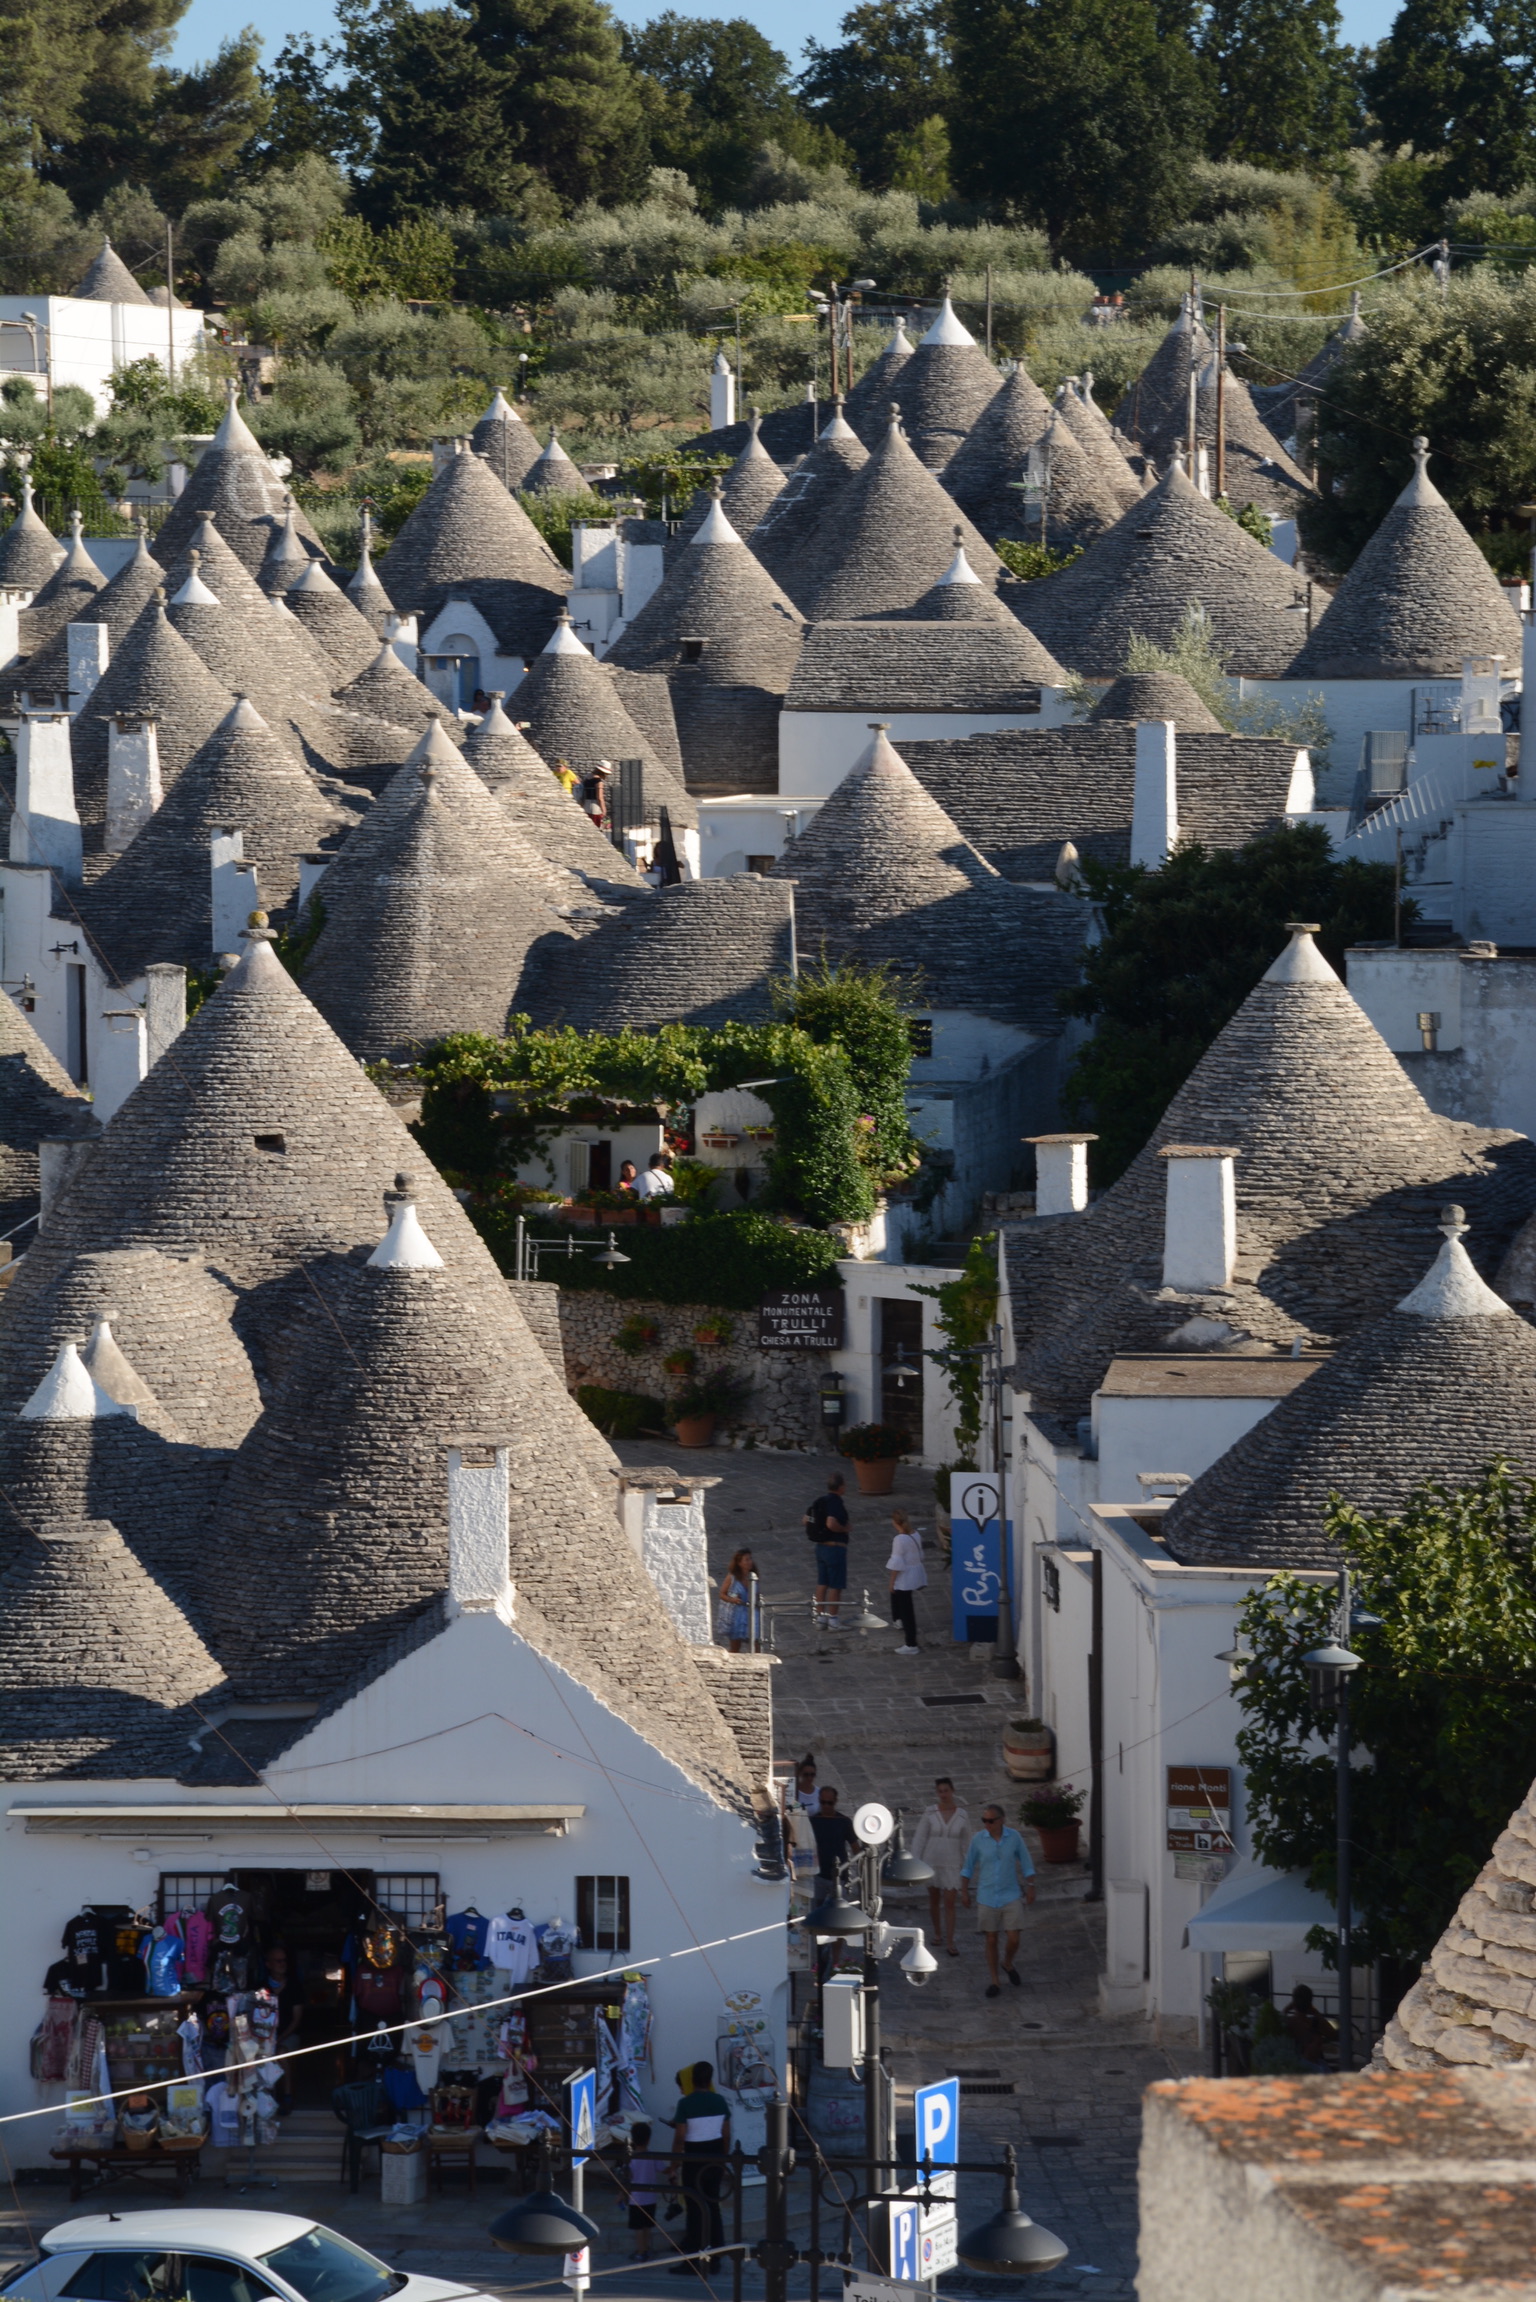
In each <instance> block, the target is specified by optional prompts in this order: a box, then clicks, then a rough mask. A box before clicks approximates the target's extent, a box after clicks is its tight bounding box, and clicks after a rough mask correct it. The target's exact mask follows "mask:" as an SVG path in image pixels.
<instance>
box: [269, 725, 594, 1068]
mask: <svg viewBox="0 0 1536 2302" xmlns="http://www.w3.org/2000/svg"><path fill="white" fill-rule="evenodd" d="M401 780H402V782H404V783H405V784H406V788H405V790H404V791H402V793H401V794H400V796H399V800H398V803H397V804H393V805H391V806H390V807H389V808H387V809H384V816H385V821H384V823H383V825H382V827H381V828H380V829H379V830H378V831H377V833H376V835H375V836H372V837H370V838H368V840H367V841H366V843H365V845H364V847H363V850H362V852H361V855H360V858H359V860H358V861H357V862H356V863H355V864H351V863H350V859H349V858H348V856H347V854H346V851H345V850H343V852H342V854H341V856H340V857H339V858H338V859H337V861H336V862H335V863H333V864H332V865H331V866H330V868H329V870H328V871H327V872H326V875H325V878H324V880H323V881H322V882H321V891H320V892H321V901H322V903H323V905H324V908H325V925H324V926H323V927H322V928H321V930H320V934H319V937H318V939H317V941H316V943H315V947H314V950H313V951H312V952H311V953H310V955H309V958H308V960H307V961H306V963H305V967H304V976H303V981H304V989H305V990H306V991H307V992H308V994H309V996H310V998H311V999H313V1001H314V1002H315V1005H316V1006H317V1007H318V1008H319V1010H320V1013H321V1014H322V1015H323V1016H324V1017H325V1019H326V1021H327V1022H328V1023H329V1024H330V1025H331V1027H332V1029H333V1030H334V1031H335V1032H336V1034H337V1036H338V1037H339V1038H340V1039H342V1040H343V1041H344V1042H345V1044H346V1045H347V1046H348V1047H350V1048H351V1050H352V1052H353V1054H354V1055H356V1056H358V1057H359V1059H360V1060H362V1061H364V1062H369V1063H374V1062H379V1061H382V1060H383V1059H384V1058H386V1057H400V1056H403V1055H405V1054H406V1053H407V1052H408V1051H409V1050H412V1049H414V1048H418V1047H421V1046H424V1045H430V1044H431V1043H432V1042H433V1041H434V1040H438V1039H442V1038H444V1037H446V1035H447V1034H448V1033H449V1032H451V1031H483V1032H487V1033H489V1034H490V1035H491V1036H492V1037H495V1038H500V1037H501V1035H502V1034H503V1032H504V1031H505V1030H506V1026H507V1013H508V1010H509V1008H510V1007H511V1005H512V1001H513V994H514V992H515V991H516V989H517V985H518V980H519V977H520V976H521V974H522V970H523V964H524V961H525V959H526V958H527V955H528V952H529V949H530V947H531V946H532V945H534V944H535V943H537V942H538V941H540V939H541V938H544V937H551V938H553V939H555V940H557V941H561V942H564V941H567V940H569V939H570V934H571V931H570V929H569V928H568V927H567V926H566V924H565V922H564V921H563V920H562V919H561V918H559V917H558V916H557V914H556V912H555V911H554V909H553V908H552V904H553V902H554V901H556V900H559V899H560V898H561V897H568V896H569V895H570V894H571V893H573V892H574V893H575V894H577V895H578V896H579V895H582V894H584V893H585V890H584V888H583V887H582V886H581V883H580V882H577V881H573V880H572V879H571V878H570V875H569V874H568V873H566V872H564V871H559V872H556V871H555V870H553V869H551V867H550V866H548V865H547V864H546V863H545V861H544V859H543V857H541V856H539V855H538V854H537V853H536V851H535V850H533V849H532V848H530V847H529V846H528V845H527V844H526V843H525V841H524V840H523V839H522V838H521V837H520V836H519V834H518V831H517V829H516V827H515V825H514V822H513V819H512V818H511V816H510V815H509V814H508V813H507V811H506V810H505V809H503V808H501V807H499V806H498V805H497V802H496V801H495V800H494V799H493V798H492V796H491V794H490V793H489V792H488V791H487V790H486V788H485V786H484V785H483V784H482V783H481V782H480V780H479V778H478V777H477V776H476V774H475V772H474V770H473V769H472V768H471V767H470V766H469V765H468V764H467V762H465V761H464V760H463V759H461V758H459V757H458V756H457V755H453V756H452V757H450V758H449V759H447V760H444V761H442V762H441V763H439V762H437V761H429V762H425V763H423V765H422V766H421V767H420V768H402V770H401ZM410 780H414V785H415V788H414V791H412V790H411V789H410ZM380 806H381V808H383V802H381V803H380ZM349 866H350V867H349Z"/></svg>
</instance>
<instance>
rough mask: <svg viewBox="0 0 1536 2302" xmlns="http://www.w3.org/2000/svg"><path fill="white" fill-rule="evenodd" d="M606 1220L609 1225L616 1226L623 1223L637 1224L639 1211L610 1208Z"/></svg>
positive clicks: (633, 1208)
mask: <svg viewBox="0 0 1536 2302" xmlns="http://www.w3.org/2000/svg"><path fill="white" fill-rule="evenodd" d="M608 1220H609V1222H610V1223H614V1224H618V1225H620V1226H622V1225H623V1224H625V1223H638V1222H639V1220H640V1210H639V1208H638V1207H610V1208H609V1209H608Z"/></svg>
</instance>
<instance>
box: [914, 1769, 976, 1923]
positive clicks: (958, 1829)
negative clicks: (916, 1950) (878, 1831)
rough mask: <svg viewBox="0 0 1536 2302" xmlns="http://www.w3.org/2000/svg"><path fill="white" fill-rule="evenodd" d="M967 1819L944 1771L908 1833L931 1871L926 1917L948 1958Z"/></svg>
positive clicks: (967, 1841)
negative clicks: (919, 1818)
mask: <svg viewBox="0 0 1536 2302" xmlns="http://www.w3.org/2000/svg"><path fill="white" fill-rule="evenodd" d="M971 1836H972V1832H971V1818H970V1816H969V1814H968V1813H967V1812H966V1810H965V1808H964V1807H963V1806H962V1805H961V1804H960V1801H959V1800H958V1799H957V1798H956V1796H955V1786H954V1784H953V1782H952V1781H951V1780H950V1778H949V1776H948V1775H947V1774H941V1775H939V1776H938V1777H937V1778H936V1780H935V1782H934V1786H933V1804H932V1806H926V1807H924V1809H923V1813H922V1819H921V1820H920V1821H919V1823H918V1826H917V1828H916V1830H915V1831H914V1832H913V1833H912V1852H913V1853H914V1854H915V1855H916V1856H917V1859H918V1861H919V1862H926V1863H927V1864H928V1866H929V1868H930V1869H931V1870H932V1872H933V1877H932V1879H931V1880H930V1882H929V1886H928V1920H929V1924H930V1925H931V1927H932V1929H933V1939H934V1942H935V1944H938V1943H940V1942H942V1943H943V1945H944V1948H945V1949H946V1950H947V1951H948V1952H949V1955H950V1957H951V1958H958V1957H959V1956H960V1953H959V1951H958V1950H957V1949H956V1947H955V1909H956V1905H957V1904H958V1903H959V1900H960V1865H961V1863H962V1862H963V1861H964V1859H965V1854H966V1849H967V1848H968V1847H969V1845H970V1843H971Z"/></svg>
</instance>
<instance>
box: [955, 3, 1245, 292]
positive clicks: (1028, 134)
mask: <svg viewBox="0 0 1536 2302" xmlns="http://www.w3.org/2000/svg"><path fill="white" fill-rule="evenodd" d="M949 20H950V34H951V42H952V47H951V56H952V70H951V77H950V91H949V103H948V113H949V123H950V135H951V138H952V141H953V145H954V151H955V179H956V183H957V185H958V187H959V189H960V190H961V191H962V192H964V193H968V194H970V195H971V196H972V197H973V198H976V199H991V200H996V201H998V202H1000V203H1001V204H1002V205H1004V206H1005V207H1006V208H1007V209H1008V210H1009V212H1010V213H1012V214H1015V215H1017V216H1019V217H1022V218H1023V219H1024V220H1025V221H1026V222H1029V223H1036V224H1039V225H1041V226H1043V228H1044V229H1045V231H1046V233H1047V235H1048V236H1049V238H1050V242H1051V247H1052V251H1053V253H1055V254H1057V255H1062V254H1066V255H1070V256H1072V257H1074V258H1076V257H1078V256H1087V255H1106V254H1111V253H1121V254H1134V253H1136V252H1138V251H1139V250H1141V249H1143V248H1145V247H1146V246H1147V245H1149V244H1150V243H1151V242H1152V241H1154V240H1156V239H1157V238H1158V237H1159V236H1160V235H1161V234H1162V233H1163V232H1164V231H1166V230H1167V228H1168V226H1169V225H1170V224H1171V223H1172V222H1173V221H1174V220H1175V219H1176V217H1177V216H1178V215H1179V213H1180V211H1181V204H1182V203H1183V201H1184V200H1185V198H1186V196H1187V191H1188V185H1189V171H1190V163H1191V160H1192V159H1193V158H1194V156H1195V155H1196V154H1197V153H1198V152H1199V151H1200V150H1201V148H1202V146H1203V144H1204V140H1205V134H1206V129H1207V124H1208V121H1209V117H1210V108H1211V106H1210V91H1209V75H1208V70H1207V67H1206V66H1205V65H1204V64H1203V63H1202V62H1201V60H1200V58H1199V57H1198V56H1196V54H1195V52H1194V50H1193V48H1192V47H1191V46H1190V44H1189V42H1188V40H1187V39H1186V38H1185V37H1183V35H1182V32H1181V31H1180V30H1179V29H1177V28H1165V27H1164V25H1163V24H1162V23H1161V21H1160V19H1159V14H1158V11H1157V9H1156V8H1155V7H1154V6H1153V5H1152V0H950V7H949Z"/></svg>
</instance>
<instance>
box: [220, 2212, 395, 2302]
mask: <svg viewBox="0 0 1536 2302" xmlns="http://www.w3.org/2000/svg"><path fill="white" fill-rule="evenodd" d="M256 2259H257V2260H258V2261H259V2262H260V2263H261V2264H262V2265H263V2267H264V2268H265V2269H267V2270H270V2271H271V2273H272V2275H273V2277H274V2278H281V2279H282V2280H283V2281H284V2283H285V2284H286V2285H289V2286H291V2287H292V2288H293V2289H294V2291H295V2293H298V2294H302V2295H303V2296H304V2302H384V2297H385V2296H386V2295H389V2294H398V2293H399V2291H400V2289H401V2287H402V2286H404V2285H405V2284H406V2283H407V2280H406V2275H405V2272H404V2271H403V2270H389V2269H386V2268H385V2266H384V2264H383V2263H382V2262H375V2260H374V2258H373V2256H372V2255H371V2254H365V2253H364V2252H363V2250H362V2248H361V2246H354V2245H353V2244H352V2242H351V2240H350V2239H347V2238H338V2237H337V2235H336V2233H335V2231H334V2230H321V2229H319V2228H316V2229H314V2230H306V2231H305V2233H304V2235H303V2237H302V2238H295V2239H294V2240H293V2242H292V2244H291V2245H288V2246H279V2247H277V2248H275V2249H274V2251H273V2252H272V2253H270V2254H259V2255H258V2256H257V2258H256Z"/></svg>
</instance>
